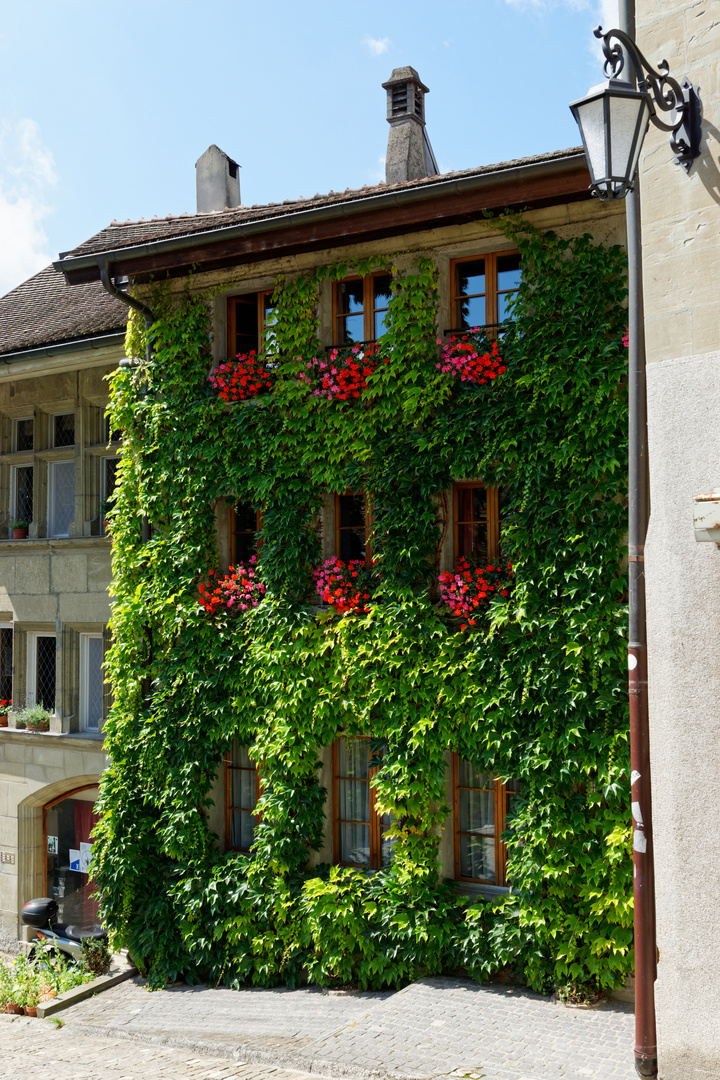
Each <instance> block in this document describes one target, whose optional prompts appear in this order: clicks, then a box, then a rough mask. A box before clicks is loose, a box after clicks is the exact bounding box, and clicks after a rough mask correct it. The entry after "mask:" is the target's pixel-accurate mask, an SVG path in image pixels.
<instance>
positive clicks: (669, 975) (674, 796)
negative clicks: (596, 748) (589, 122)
mask: <svg viewBox="0 0 720 1080" xmlns="http://www.w3.org/2000/svg"><path fill="white" fill-rule="evenodd" d="M637 16H638V24H637V38H638V44H639V46H640V48H641V50H642V51H643V52H644V53H645V55H646V56H647V58H648V60H649V61H650V62H652V63H655V64H656V63H657V62H658V61H659V60H661V59H663V58H664V59H667V61H668V62H669V65H670V70H671V73H672V74H673V75H674V76H675V77H676V78H678V79H680V78H682V76H684V75H687V76H688V77H689V78H690V79H691V80H692V82H693V83H695V84H698V85H699V86H700V93H701V97H702V101H703V107H704V122H703V152H702V156H701V158H699V159H698V160H697V161H696V162H695V164H694V165H693V166H692V169H691V171H690V175H689V176H688V175H686V174H685V172H684V170H683V169H681V168H680V167H679V166H677V165H674V164H673V155H672V151H671V149H670V146H669V141H668V136H667V135H666V134H664V133H662V132H660V131H658V130H656V129H655V128H654V127H652V126H651V128H650V131H649V133H648V137H647V139H646V143H645V149H644V152H643V156H642V161H641V198H642V218H643V266H644V273H645V325H646V336H647V349H648V407H649V424H648V426H649V441H650V474H651V501H652V516H651V521H650V531H649V534H648V541H647V549H646V563H645V565H646V575H647V600H648V660H649V685H650V724H651V757H652V784H653V804H654V826H655V868H656V891H657V921H658V948H659V964H658V981H657V984H656V1006H657V1021H658V1038H659V1069H660V1076H661V1077H662V1078H663V1080H700V1078H706V1077H707V1078H709V1077H716V1076H718V1075H719V1074H720V984H719V983H718V977H717V972H718V968H719V967H720V923H719V922H718V918H717V912H718V908H719V907H720V879H719V878H718V874H717V869H716V868H717V866H718V865H719V864H720V827H719V826H718V815H717V801H718V783H717V777H718V775H720V716H719V714H718V709H717V702H718V700H720V633H719V630H718V610H719V609H720V551H718V549H717V548H716V546H715V545H714V544H711V543H702V544H699V543H697V542H696V541H695V539H694V533H693V524H692V517H693V503H692V496H693V495H696V494H701V493H706V492H709V491H715V490H718V489H720V433H719V431H718V416H720V245H719V244H718V236H719V234H720V209H719V206H718V204H719V203H720V171H719V170H718V155H719V153H720V143H719V142H718V139H719V138H720V132H719V131H718V128H719V127H720V11H719V10H718V9H717V7H716V6H715V5H712V4H708V3H701V2H692V3H679V2H676V0H665V2H664V3H663V4H661V5H658V4H657V3H656V2H654V0H638V4H637Z"/></svg>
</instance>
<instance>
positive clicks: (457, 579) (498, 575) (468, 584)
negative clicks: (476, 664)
mask: <svg viewBox="0 0 720 1080" xmlns="http://www.w3.org/2000/svg"><path fill="white" fill-rule="evenodd" d="M512 576H513V572H512V563H508V564H507V566H500V565H499V564H498V565H497V566H496V565H494V564H489V565H488V566H477V567H475V568H473V567H471V566H470V563H469V562H468V560H467V559H465V558H463V557H461V558H459V559H458V562H457V567H456V568H455V571H454V573H451V572H450V571H449V570H444V571H443V573H442V574H440V576H439V577H438V583H439V585H440V595H441V597H442V598H443V600H444V601H445V603H446V604H447V606H448V607H449V608H450V611H451V612H452V614H453V615H459V616H460V617H461V618H463V619H467V622H464V623H463V624H462V626H461V629H462V630H467V628H468V626H475V621H476V620H475V617H474V616H475V615H476V614H477V608H479V607H481V606H482V607H487V606H488V604H489V603H490V601H491V599H492V598H493V596H509V595H510V587H511V584H512Z"/></svg>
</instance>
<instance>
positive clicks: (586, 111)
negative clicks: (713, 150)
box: [570, 26, 702, 199]
mask: <svg viewBox="0 0 720 1080" xmlns="http://www.w3.org/2000/svg"><path fill="white" fill-rule="evenodd" d="M594 34H595V37H597V38H600V39H601V40H602V46H603V52H604V54H605V65H604V67H605V75H606V78H607V82H605V83H601V84H600V85H599V86H594V87H593V88H592V89H591V90H589V91H588V93H587V94H586V96H585V97H584V98H580V99H579V100H578V101H573V102H572V104H571V105H570V108H571V110H572V113H573V116H574V117H575V119H576V120H577V123H578V127H579V128H580V134H581V136H582V141H583V146H584V147H585V156H586V158H587V163H588V168H589V169H590V178H591V180H592V183H591V184H590V190H591V191H592V193H593V195H597V196H598V197H599V198H601V199H623V198H625V196H626V195H627V193H628V191H630V190H632V187H633V185H634V182H635V170H636V168H637V162H638V158H639V156H640V150H641V148H642V144H643V139H644V138H645V133H646V131H647V128H648V124H649V122H650V120H652V122H653V124H655V126H656V127H658V128H660V129H661V130H662V131H667V132H670V146H671V147H672V149H673V151H674V153H675V163H676V164H677V165H682V167H683V168H684V169H685V171H686V172H688V171H689V169H690V166H691V165H692V163H693V161H694V160H695V158H696V157H698V156H699V154H700V137H701V130H700V122H701V119H702V108H701V105H700V97H699V94H698V87H697V86H693V84H692V83H691V82H690V81H689V79H687V78H685V79H683V80H682V82H680V83H678V82H677V81H676V80H675V79H673V78H672V76H671V75H670V74H669V69H668V65H667V62H666V61H665V60H662V61H661V62H660V64H659V65H658V70H657V71H655V70H654V69H653V68H652V67H651V66H650V64H649V63H648V62H647V60H646V59H645V57H644V56H643V54H642V53H641V52H640V50H639V49H638V47H637V45H636V44H635V42H634V41H633V40H632V38H630V37H629V36H628V35H627V34H625V33H623V31H622V30H610V31H608V33H606V34H603V32H602V27H600V26H598V27H597V28H596V30H595V31H594ZM625 54H627V56H628V58H629V61H630V64H631V65H632V69H633V70H632V72H631V73H630V78H631V81H629V82H626V81H621V80H620V79H619V78H618V76H619V75H620V74H621V73H622V71H623V69H624V67H625ZM636 82H637V88H636V85H635V84H636ZM651 91H652V93H651ZM657 110H660V112H663V113H670V114H671V115H670V117H669V121H670V122H669V123H665V122H664V121H663V120H661V119H660V117H659V116H658V113H657Z"/></svg>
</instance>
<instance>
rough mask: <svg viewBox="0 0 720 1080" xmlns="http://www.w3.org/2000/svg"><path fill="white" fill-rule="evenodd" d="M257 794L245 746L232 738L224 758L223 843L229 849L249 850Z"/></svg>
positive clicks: (256, 785) (254, 777)
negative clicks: (228, 750)
mask: <svg viewBox="0 0 720 1080" xmlns="http://www.w3.org/2000/svg"><path fill="white" fill-rule="evenodd" d="M259 794H260V792H259V785H258V774H257V769H256V768H255V763H254V762H253V761H251V759H250V755H249V754H248V748H247V746H241V745H240V744H239V743H238V742H237V740H235V739H233V742H232V746H231V747H230V752H229V753H228V755H227V757H226V758H225V846H226V848H227V849H228V850H229V851H249V850H250V848H251V846H252V842H253V835H254V833H255V821H256V814H255V807H256V805H257V801H258V796H259Z"/></svg>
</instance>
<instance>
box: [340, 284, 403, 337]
mask: <svg viewBox="0 0 720 1080" xmlns="http://www.w3.org/2000/svg"><path fill="white" fill-rule="evenodd" d="M391 283H392V278H391V277H390V275H389V274H367V275H366V276H365V277H363V278H346V279H345V280H344V281H338V282H336V283H335V289H334V292H333V308H334V318H333V324H334V325H333V344H334V345H355V344H357V343H358V342H361V341H376V340H377V339H378V338H379V337H382V335H383V334H384V333H385V320H386V318H387V313H388V306H389V304H390V298H391V296H392V290H391Z"/></svg>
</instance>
